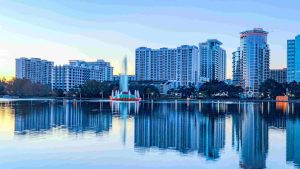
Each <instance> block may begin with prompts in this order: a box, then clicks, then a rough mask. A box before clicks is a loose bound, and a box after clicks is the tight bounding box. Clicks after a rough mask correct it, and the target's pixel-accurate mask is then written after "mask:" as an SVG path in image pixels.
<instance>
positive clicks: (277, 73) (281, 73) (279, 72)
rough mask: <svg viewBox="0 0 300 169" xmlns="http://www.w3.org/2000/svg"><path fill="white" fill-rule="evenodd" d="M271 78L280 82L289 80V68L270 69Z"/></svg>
mask: <svg viewBox="0 0 300 169" xmlns="http://www.w3.org/2000/svg"><path fill="white" fill-rule="evenodd" d="M270 79H273V80H275V81H276V82H278V83H286V82H287V70H286V68H284V69H270Z"/></svg>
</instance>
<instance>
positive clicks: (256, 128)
mask: <svg viewBox="0 0 300 169" xmlns="http://www.w3.org/2000/svg"><path fill="white" fill-rule="evenodd" d="M243 107H244V109H243V111H244V112H243V113H242V114H241V122H242V123H241V152H240V155H241V158H240V167H241V168H265V167H266V157H267V153H268V124H267V121H265V120H264V118H263V112H261V109H260V105H259V104H251V103H249V104H247V105H244V106H243Z"/></svg>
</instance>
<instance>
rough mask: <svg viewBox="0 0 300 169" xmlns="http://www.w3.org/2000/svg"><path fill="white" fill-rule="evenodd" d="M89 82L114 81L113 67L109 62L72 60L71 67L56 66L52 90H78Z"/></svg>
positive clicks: (53, 73) (53, 72)
mask: <svg viewBox="0 0 300 169" xmlns="http://www.w3.org/2000/svg"><path fill="white" fill-rule="evenodd" d="M87 80H97V81H111V80H113V67H111V66H110V63H109V62H105V61H104V60H97V61H96V62H85V61H80V60H71V61H70V64H69V65H63V66H55V67H54V68H53V71H52V83H51V85H52V89H61V90H64V91H70V90H71V89H77V88H79V87H80V85H82V84H84V83H85V82H86V81H87Z"/></svg>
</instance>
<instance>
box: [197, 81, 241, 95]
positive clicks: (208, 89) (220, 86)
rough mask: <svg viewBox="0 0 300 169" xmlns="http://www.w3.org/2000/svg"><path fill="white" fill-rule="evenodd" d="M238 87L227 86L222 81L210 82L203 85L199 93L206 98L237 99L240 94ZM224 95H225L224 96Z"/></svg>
mask: <svg viewBox="0 0 300 169" xmlns="http://www.w3.org/2000/svg"><path fill="white" fill-rule="evenodd" d="M242 91H243V90H242V88H241V87H240V86H234V85H228V84H226V83H225V82H223V81H217V80H212V81H210V82H206V83H204V84H203V85H202V86H201V87H200V89H199V92H200V93H202V94H204V95H205V96H206V97H230V98H235V97H239V95H240V93H241V92H242ZM224 94H225V95H224Z"/></svg>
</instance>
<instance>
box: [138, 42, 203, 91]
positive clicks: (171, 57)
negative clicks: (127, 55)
mask: <svg viewBox="0 0 300 169" xmlns="http://www.w3.org/2000/svg"><path fill="white" fill-rule="evenodd" d="M135 64H136V67H135V74H136V80H175V81H178V82H179V83H180V85H181V86H184V85H192V84H195V83H197V81H198V80H199V72H198V71H199V70H198V67H199V60H198V48H197V47H196V46H188V45H183V46H180V47H177V48H175V49H169V48H160V49H151V48H146V47H140V48H137V49H136V56H135Z"/></svg>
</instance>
